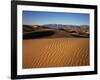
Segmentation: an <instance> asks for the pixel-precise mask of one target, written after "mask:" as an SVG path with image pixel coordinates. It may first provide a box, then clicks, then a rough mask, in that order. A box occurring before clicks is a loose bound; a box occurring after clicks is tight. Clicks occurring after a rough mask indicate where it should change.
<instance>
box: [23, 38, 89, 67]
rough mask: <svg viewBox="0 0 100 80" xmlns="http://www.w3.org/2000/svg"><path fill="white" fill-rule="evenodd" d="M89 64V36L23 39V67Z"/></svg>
mask: <svg viewBox="0 0 100 80" xmlns="http://www.w3.org/2000/svg"><path fill="white" fill-rule="evenodd" d="M84 65H89V38H55V39H31V40H30V39H29V40H23V68H42V67H65V66H84Z"/></svg>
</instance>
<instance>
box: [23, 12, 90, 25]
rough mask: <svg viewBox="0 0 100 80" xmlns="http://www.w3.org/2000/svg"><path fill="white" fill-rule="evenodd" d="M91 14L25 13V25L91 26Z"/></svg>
mask: <svg viewBox="0 0 100 80" xmlns="http://www.w3.org/2000/svg"><path fill="white" fill-rule="evenodd" d="M89 18H90V16H89V14H85V13H67V12H65V13H64V12H41V11H23V18H22V19H23V24H25V25H44V24H66V25H89V22H90V21H89Z"/></svg>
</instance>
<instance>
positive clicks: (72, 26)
mask: <svg viewBox="0 0 100 80" xmlns="http://www.w3.org/2000/svg"><path fill="white" fill-rule="evenodd" d="M43 26H46V27H49V28H55V29H59V28H64V29H74V28H87V29H89V26H88V25H63V24H45V25H43Z"/></svg>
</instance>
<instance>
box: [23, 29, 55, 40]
mask: <svg viewBox="0 0 100 80" xmlns="http://www.w3.org/2000/svg"><path fill="white" fill-rule="evenodd" d="M53 34H55V32H54V31H39V32H31V33H27V34H24V35H23V39H35V38H43V37H48V36H51V35H53Z"/></svg>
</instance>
